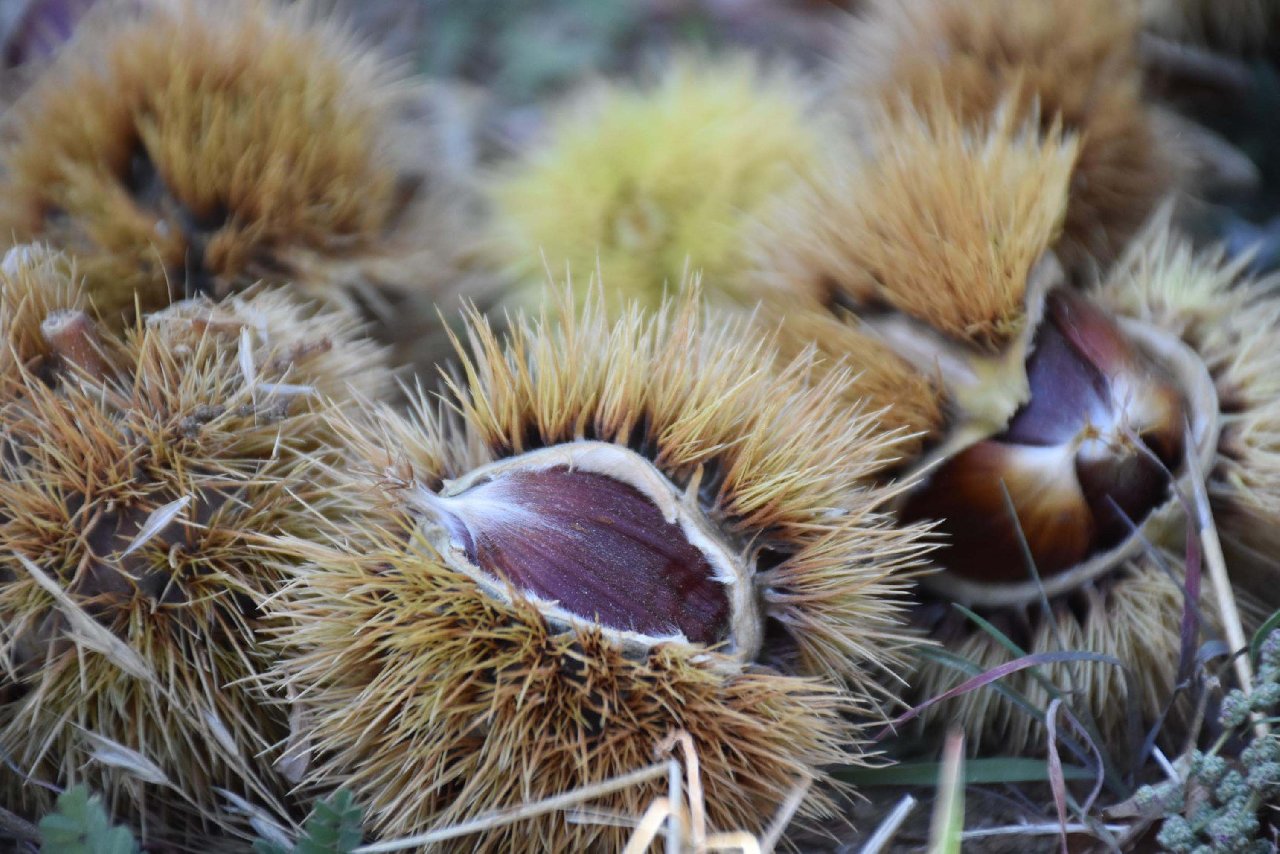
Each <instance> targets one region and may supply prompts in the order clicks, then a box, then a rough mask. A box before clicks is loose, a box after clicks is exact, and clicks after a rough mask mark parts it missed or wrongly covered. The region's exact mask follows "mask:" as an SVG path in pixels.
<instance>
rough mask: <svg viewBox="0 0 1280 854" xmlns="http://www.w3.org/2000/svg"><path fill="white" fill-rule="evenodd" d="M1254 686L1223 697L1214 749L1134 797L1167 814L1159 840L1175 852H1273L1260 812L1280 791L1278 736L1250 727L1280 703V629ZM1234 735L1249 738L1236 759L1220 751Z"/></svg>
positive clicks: (1262, 650) (1261, 650)
mask: <svg viewBox="0 0 1280 854" xmlns="http://www.w3.org/2000/svg"><path fill="white" fill-rule="evenodd" d="M1257 661H1258V669H1257V674H1256V676H1255V677H1254V680H1253V685H1252V689H1253V690H1252V691H1250V692H1248V693H1246V692H1245V691H1242V690H1241V689H1239V688H1237V689H1234V690H1232V691H1229V692H1227V694H1226V696H1225V697H1223V699H1222V706H1221V709H1220V711H1219V716H1218V720H1219V723H1220V724H1221V726H1222V734H1221V735H1220V736H1219V737H1218V739H1217V740H1216V741H1215V742H1214V744H1213V745H1212V746H1210V747H1209V749H1208V750H1204V751H1195V752H1193V753H1192V754H1191V755H1190V762H1189V763H1188V765H1187V773H1186V774H1185V776H1184V779H1181V780H1176V781H1175V780H1170V781H1167V782H1164V783H1160V784H1157V785H1152V786H1144V787H1142V788H1141V789H1139V790H1138V792H1137V794H1136V795H1135V796H1134V800H1135V804H1136V806H1138V807H1139V809H1142V810H1144V811H1147V810H1150V811H1152V812H1155V813H1160V814H1163V815H1164V820H1163V823H1162V824H1161V827H1160V832H1159V835H1158V836H1157V841H1158V842H1159V843H1160V846H1161V847H1162V848H1163V849H1165V850H1168V851H1171V852H1174V854H1184V852H1187V853H1188V854H1238V852H1244V854H1249V853H1250V852H1259V854H1262V852H1270V851H1272V850H1274V849H1273V848H1272V845H1271V842H1270V841H1268V839H1267V834H1266V832H1265V829H1264V828H1263V827H1262V824H1261V822H1260V821H1259V810H1260V809H1261V807H1262V805H1263V804H1265V803H1267V802H1268V801H1269V799H1272V798H1274V797H1275V796H1276V795H1277V794H1278V793H1280V735H1277V734H1276V733H1275V732H1273V731H1270V730H1267V729H1258V730H1252V735H1251V726H1252V725H1251V721H1250V716H1251V715H1253V714H1257V715H1261V716H1263V717H1266V716H1272V715H1274V714H1275V711H1276V709H1277V707H1280V629H1273V630H1272V631H1271V632H1270V633H1269V634H1268V635H1267V636H1266V638H1265V639H1264V640H1263V642H1262V644H1261V646H1260V647H1258V649H1257ZM1233 738H1239V739H1242V740H1244V741H1246V744H1245V746H1244V748H1243V749H1242V750H1241V751H1240V754H1239V757H1238V759H1236V760H1230V759H1228V758H1227V757H1225V756H1223V755H1222V750H1223V748H1224V747H1225V746H1226V745H1227V744H1229V743H1231V742H1232V740H1233Z"/></svg>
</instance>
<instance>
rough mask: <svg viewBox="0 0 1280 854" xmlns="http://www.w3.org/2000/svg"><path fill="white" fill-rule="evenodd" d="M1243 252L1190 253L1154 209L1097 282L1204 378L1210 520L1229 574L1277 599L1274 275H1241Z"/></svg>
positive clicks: (1278, 314) (1279, 390)
mask: <svg viewBox="0 0 1280 854" xmlns="http://www.w3.org/2000/svg"><path fill="white" fill-rule="evenodd" d="M1246 266H1247V260H1246V259H1240V260H1236V261H1228V260H1227V258H1226V256H1225V253H1224V252H1223V250H1222V249H1221V248H1220V247H1211V248H1208V249H1205V250H1203V251H1199V252H1197V251H1196V250H1195V249H1194V248H1193V246H1192V244H1191V241H1190V239H1189V238H1187V237H1185V236H1182V235H1180V234H1178V233H1177V232H1176V231H1175V230H1174V229H1173V228H1172V226H1171V225H1170V211H1169V210H1168V209H1166V210H1164V211H1162V212H1161V214H1160V215H1159V216H1157V217H1154V218H1153V220H1152V222H1151V224H1150V226H1149V227H1148V229H1147V230H1146V232H1145V233H1144V234H1143V235H1142V236H1141V237H1140V239H1139V240H1137V241H1136V242H1135V243H1134V245H1133V247H1132V248H1131V249H1130V251H1129V252H1128V253H1126V255H1125V258H1124V259H1123V260H1122V262H1121V263H1120V264H1119V265H1117V267H1116V269H1115V270H1114V271H1113V272H1112V274H1111V275H1110V276H1109V277H1108V279H1107V280H1106V281H1105V282H1104V283H1103V284H1102V285H1101V287H1100V288H1099V289H1098V292H1097V297H1098V299H1099V300H1100V301H1101V302H1102V303H1103V304H1105V305H1106V306H1107V307H1108V308H1110V309H1112V310H1115V311H1118V312H1121V313H1124V314H1126V315H1129V316H1132V317H1136V318H1139V319H1141V320H1144V321H1146V322H1148V323H1150V324H1151V325H1153V326H1156V327H1159V328H1161V329H1164V330H1167V331H1168V332H1169V333H1171V334H1173V335H1176V336H1178V337H1179V338H1181V340H1182V341H1184V342H1185V343H1186V344H1187V345H1188V346H1190V347H1191V348H1192V349H1193V350H1195V351H1196V352H1197V353H1198V354H1199V356H1200V358H1202V359H1203V360H1204V362H1205V364H1206V366H1207V367H1208V370H1209V373H1210V374H1211V375H1212V377H1213V383H1214V386H1215V388H1216V391H1217V398H1218V404H1219V410H1218V412H1219V415H1218V418H1219V423H1220V436H1219V438H1218V442H1217V445H1216V447H1215V454H1214V456H1213V458H1212V459H1211V460H1210V461H1208V462H1206V465H1205V467H1204V468H1205V473H1206V475H1207V476H1208V494H1209V499H1210V504H1211V506H1212V509H1213V512H1214V519H1215V521H1216V524H1217V526H1218V529H1219V531H1220V533H1221V535H1222V539H1223V545H1224V547H1225V548H1226V550H1227V552H1228V555H1227V557H1228V569H1229V571H1230V573H1231V575H1232V580H1233V581H1234V582H1235V583H1237V584H1239V585H1241V586H1242V587H1243V588H1244V589H1246V590H1247V591H1248V592H1249V593H1250V594H1252V595H1253V596H1255V597H1256V598H1257V599H1258V600H1260V602H1261V603H1262V604H1263V605H1264V606H1266V607H1268V608H1270V609H1272V610H1274V608H1275V607H1278V606H1280V595H1278V594H1277V589H1276V583H1275V580H1276V578H1277V577H1278V576H1280V559H1278V558H1277V557H1276V556H1277V555H1278V554H1280V533H1277V525H1276V521H1277V520H1278V519H1280V346H1277V344H1276V340H1275V330H1276V329H1277V328H1280V298H1278V297H1277V296H1276V280H1275V279H1274V278H1267V279H1262V280H1253V279H1250V278H1249V276H1248V275H1247V273H1246V272H1245V268H1246Z"/></svg>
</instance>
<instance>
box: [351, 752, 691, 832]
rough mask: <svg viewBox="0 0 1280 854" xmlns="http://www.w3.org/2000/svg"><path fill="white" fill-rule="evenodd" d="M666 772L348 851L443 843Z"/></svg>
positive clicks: (624, 778)
mask: <svg viewBox="0 0 1280 854" xmlns="http://www.w3.org/2000/svg"><path fill="white" fill-rule="evenodd" d="M666 773H667V763H665V762H661V763H658V764H656V765H650V766H648V767H646V768H641V769H640V770H638V771H632V772H631V773H630V774H623V775H621V776H619V777H614V778H613V779H611V780H605V781H603V782H600V783H596V784H594V785H591V786H583V787H582V788H581V789H574V790H573V791H572V792H565V793H564V794H562V795H556V796H554V797H550V798H545V799H543V800H541V801H535V802H534V803H531V804H521V805H520V806H518V807H513V808H511V809H506V810H497V811H495V812H491V813H488V814H486V815H482V816H478V817H477V818H473V819H471V820H470V821H464V822H462V823H461V824H455V825H452V826H450V827H442V828H440V829H438V830H431V831H428V832H426V833H420V834H418V835H417V836H407V837H404V838H403V839H391V840H388V841H386V842H376V843H374V844H372V845H362V846H360V847H359V848H355V849H352V852H351V854H382V852H386V851H404V850H406V849H408V848H417V847H419V846H422V845H432V844H434V843H437V842H444V841H445V840H446V839H456V838H457V837H459V836H469V835H470V834H472V833H479V832H481V831H484V830H491V829H493V828H495V827H501V826H502V825H504V824H512V823H514V822H517V821H523V820H524V819H527V818H533V817H534V816H539V815H543V814H544V813H549V812H555V811H556V810H562V809H564V808H565V807H571V806H574V805H575V804H580V803H582V802H583V801H589V800H592V799H593V798H598V797H600V796H602V795H607V794H610V793H611V792H616V791H618V790H620V789H626V788H629V787H631V786H638V785H640V784H641V783H647V782H649V781H650V780H657V779H659V778H661V777H663V776H665V775H666Z"/></svg>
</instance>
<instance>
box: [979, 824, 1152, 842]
mask: <svg viewBox="0 0 1280 854" xmlns="http://www.w3.org/2000/svg"><path fill="white" fill-rule="evenodd" d="M1102 827H1103V828H1104V829H1105V830H1108V831H1110V832H1112V833H1119V832H1121V831H1125V830H1128V827H1126V826H1125V825H1123V824H1104V825H1102ZM1064 829H1065V831H1066V832H1067V833H1088V834H1092V833H1093V832H1094V828H1093V827H1091V826H1089V825H1087V824H1068V825H1066V826H1065V828H1064V826H1063V825H1061V824H1058V823H1057V822H1056V821H1055V822H1046V823H1045V824H1013V825H1009V826H1007V827H984V828H980V829H978V830H966V831H965V832H964V835H963V838H964V839H966V840H967V839H982V838H984V837H988V836H1057V835H1058V834H1059V833H1062V832H1063V830H1064Z"/></svg>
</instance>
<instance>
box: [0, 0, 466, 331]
mask: <svg viewBox="0 0 1280 854" xmlns="http://www.w3.org/2000/svg"><path fill="white" fill-rule="evenodd" d="M116 5H117V6H118V7H119V8H115V9H114V10H113V14H112V15H111V16H110V17H107V16H105V15H104V16H99V17H98V18H95V19H94V21H93V24H94V25H93V26H86V27H85V28H83V29H82V31H80V32H78V33H77V35H76V37H75V38H74V39H73V40H72V42H71V43H70V44H69V45H68V46H67V47H66V48H65V49H64V50H63V51H62V53H61V54H60V56H59V57H58V58H57V60H56V61H55V62H54V64H53V66H52V67H51V68H50V69H49V70H48V71H47V72H45V73H44V74H43V75H42V76H41V78H40V81H39V82H38V83H37V84H36V85H35V86H34V87H33V88H32V89H31V90H30V91H28V92H27V93H26V94H25V95H24V96H23V97H22V98H21V99H20V100H19V102H18V104H17V105H16V106H15V108H14V109H13V111H12V114H11V115H10V116H8V117H7V119H8V127H7V129H6V139H5V143H4V146H3V151H2V152H0V161H2V162H3V167H4V173H5V174H4V178H3V189H2V190H0V199H2V200H3V203H2V204H0V232H3V234H5V235H10V234H12V235H16V237H17V239H18V240H32V239H38V240H42V241H47V242H49V243H51V244H52V245H54V246H55V247H56V248H59V249H63V250H66V251H68V252H70V253H72V254H74V255H75V256H76V258H77V262H78V264H79V268H80V270H81V272H82V273H83V274H84V276H85V278H86V296H87V298H88V300H89V302H90V304H91V306H92V307H93V309H94V310H95V311H96V312H97V314H98V316H99V317H100V318H101V319H102V320H103V321H104V322H105V323H106V324H107V325H108V326H109V327H111V328H117V329H118V328H121V327H123V326H128V325H129V324H130V323H132V321H133V312H134V308H135V304H136V305H137V306H139V307H140V308H141V310H142V311H143V312H144V313H145V312H147V311H152V310H156V309H159V308H163V307H164V306H166V305H168V304H169V303H170V302H171V301H172V300H174V299H180V298H183V297H185V296H193V295H197V294H205V295H211V296H214V297H222V296H225V295H226V294H228V293H230V292H234V291H238V290H241V289H243V288H244V287H246V286H248V285H250V284H253V283H255V282H257V281H259V280H265V281H268V282H272V283H282V284H283V283H288V284H289V285H290V286H291V287H293V288H295V289H300V290H302V291H303V292H305V294H306V295H307V296H308V297H314V298H319V299H322V300H324V301H327V302H329V303H335V304H338V303H340V304H347V305H357V304H359V305H361V306H363V307H364V308H365V309H366V310H367V311H369V312H372V314H373V315H374V316H375V317H376V319H377V320H378V324H377V326H376V327H375V331H377V332H378V334H379V335H381V336H382V337H385V338H389V339H391V340H394V341H398V342H401V343H404V344H405V345H406V347H411V346H413V343H414V342H411V341H402V339H404V338H406V337H421V336H422V334H423V330H422V328H421V324H422V323H423V321H422V320H421V318H427V321H426V322H427V323H433V322H434V320H433V318H434V317H435V312H434V309H433V308H432V307H431V303H432V301H433V299H436V298H445V297H448V296H450V295H451V294H453V293H455V291H454V290H453V289H455V288H466V287H470V286H472V285H475V284H476V283H477V282H478V281H479V276H478V274H476V275H472V274H473V273H474V272H475V270H474V269H473V267H469V266H468V265H469V264H470V263H471V262H470V260H469V259H470V257H471V256H470V254H469V253H470V251H471V250H470V249H469V248H468V247H469V246H470V245H471V241H469V240H468V238H467V235H468V233H471V232H474V229H473V228H471V227H470V226H467V225H466V224H465V220H466V219H467V217H468V216H470V213H469V208H468V207H467V203H466V202H465V201H464V200H461V195H460V194H461V191H460V189H459V188H456V187H453V186H451V184H452V183H454V182H451V181H450V180H448V179H446V178H445V177H444V176H442V175H440V174H437V172H438V171H439V170H438V168H437V167H436V164H435V163H434V161H433V158H434V157H435V156H436V152H435V149H434V147H433V144H432V142H431V140H432V138H433V137H432V130H433V129H432V128H429V127H422V126H420V125H422V124H423V122H421V121H418V120H417V119H416V118H415V116H414V111H415V110H420V105H419V104H418V101H417V100H415V99H418V97H419V95H420V93H419V92H418V91H417V89H416V87H415V86H414V85H413V83H412V81H409V80H406V79H402V78H401V77H399V76H397V75H396V74H395V73H393V72H392V70H391V69H390V68H389V66H388V65H387V63H385V62H384V61H383V60H381V59H380V58H379V57H377V56H375V55H373V54H371V53H369V52H368V51H366V50H364V49H362V47H361V46H360V45H358V44H356V42H355V40H354V38H352V37H351V36H349V35H348V34H347V33H345V32H343V31H342V30H340V29H339V28H338V27H337V26H335V25H333V24H331V23H327V22H324V21H319V20H316V19H315V18H314V15H312V14H311V13H310V12H309V11H308V9H307V8H306V6H307V4H297V5H296V6H295V7H293V8H292V9H281V8H277V7H276V6H275V5H274V4H269V3H267V2H257V0H229V2H223V3H216V4H208V3H198V2H192V0H179V2H176V3H164V4H160V3H150V2H144V3H139V4H136V6H135V7H126V6H124V5H123V4H116ZM419 100H420V99H419ZM414 324H417V325H416V326H415V325H414ZM406 355H408V353H407V351H406Z"/></svg>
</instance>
